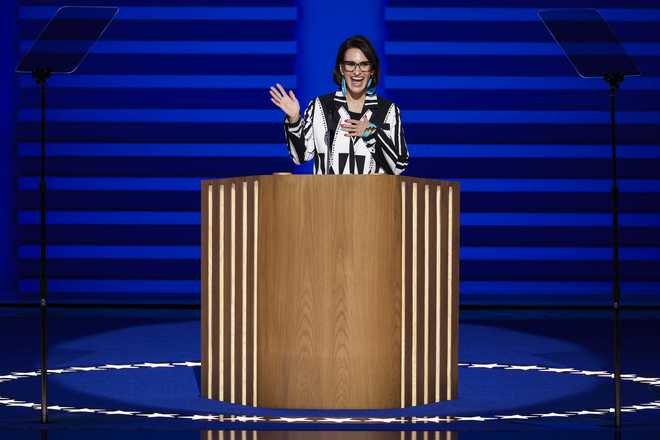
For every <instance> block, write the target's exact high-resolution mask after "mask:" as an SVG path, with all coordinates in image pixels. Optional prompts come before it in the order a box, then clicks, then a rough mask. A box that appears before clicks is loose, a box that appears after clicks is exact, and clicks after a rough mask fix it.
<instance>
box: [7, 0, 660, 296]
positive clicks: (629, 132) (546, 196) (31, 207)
mask: <svg viewBox="0 0 660 440" xmlns="http://www.w3.org/2000/svg"><path fill="white" fill-rule="evenodd" d="M10 3H11V2H10ZM357 3H359V2H357ZM368 3H369V5H373V6H370V7H371V8H377V9H376V11H379V12H374V16H375V17H380V18H379V19H378V20H377V22H376V25H373V23H374V21H373V17H370V18H369V20H371V21H369V23H371V24H369V25H365V26H366V29H356V25H355V24H354V23H355V21H353V22H352V23H353V24H351V26H342V20H341V18H337V15H328V16H325V19H324V18H323V17H324V15H323V14H315V15H313V16H314V20H318V23H317V24H316V25H314V26H310V23H306V24H304V25H301V22H300V20H304V19H310V17H309V16H305V13H304V8H305V2H304V1H303V2H300V3H297V2H296V1H295V0H270V1H265V0H245V1H238V0H236V1H223V2H212V3H211V2H207V1H201V0H186V1H184V0H179V1H176V0H160V1H145V0H115V1H112V2H104V1H75V0H69V1H67V2H66V4H69V5H71V4H85V5H90V4H112V5H117V6H120V7H121V10H120V12H119V14H118V16H117V18H116V21H115V22H114V23H113V24H112V25H111V27H110V28H109V29H108V31H107V33H106V34H105V35H104V37H103V40H102V41H101V42H99V43H98V44H97V45H96V46H95V47H94V49H93V51H92V53H91V54H90V56H89V57H88V58H87V59H86V61H85V63H84V64H83V65H82V67H81V68H80V70H79V71H78V72H77V73H76V74H74V75H71V76H59V77H54V78H53V79H52V80H51V81H50V91H49V105H50V109H51V110H50V112H49V121H50V122H49V124H50V125H49V142H50V144H49V147H48V154H49V159H48V173H49V176H50V177H49V190H50V192H49V210H50V212H49V226H48V227H49V236H50V247H49V257H50V262H49V274H50V290H51V301H53V302H140V303H160V302H167V303H171V302H186V303H187V302H191V303H193V302H197V301H198V294H199V288H200V284H199V281H198V279H199V266H200V263H199V249H198V248H199V241H200V233H199V209H200V197H199V194H198V190H199V181H200V179H202V178H211V177H228V176H238V175H249V174H270V173H272V172H275V171H291V170H292V169H293V167H294V165H292V163H291V162H290V159H289V157H288V154H287V152H286V148H285V146H284V139H283V129H282V126H281V121H282V116H281V112H280V111H279V110H278V109H277V108H275V107H273V106H272V104H271V102H270V101H269V99H268V94H267V91H266V89H267V87H268V86H269V85H271V84H272V83H274V82H281V83H282V84H284V85H285V86H287V87H290V88H295V87H296V85H297V84H303V83H305V84H307V86H306V89H305V90H304V95H307V96H305V99H309V98H311V96H313V95H315V94H322V93H327V92H328V91H330V90H327V89H323V90H310V89H312V88H313V87H314V86H313V85H310V84H319V83H318V82H317V83H314V82H312V81H306V82H305V81H303V80H302V78H301V77H300V76H299V75H301V74H302V71H304V72H305V73H304V74H305V75H314V74H315V75H318V77H319V78H322V81H321V83H322V82H323V81H326V80H327V83H328V84H330V81H329V79H330V72H329V71H328V69H327V68H326V66H325V65H322V64H323V63H319V64H318V65H316V67H314V66H312V67H310V66H309V65H308V64H305V65H304V66H301V64H300V63H298V64H297V51H298V49H299V48H303V47H304V48H308V47H309V43H310V41H308V40H307V39H317V40H318V39H320V40H322V41H325V42H326V44H327V45H328V46H330V47H332V48H333V49H332V52H331V53H320V54H319V55H318V56H319V57H320V58H318V59H324V60H325V59H330V60H332V59H334V56H335V49H334V48H336V47H337V46H338V44H339V43H340V41H341V39H342V38H343V37H345V36H348V35H350V34H352V33H356V32H358V31H364V33H365V34H367V35H368V36H371V37H372V38H374V39H375V40H376V41H377V43H378V42H380V43H379V44H378V45H379V46H381V47H382V53H381V56H382V57H383V58H384V61H385V66H386V72H385V81H384V85H385V88H384V90H382V91H381V92H382V93H384V94H385V95H386V96H387V97H388V98H390V99H392V100H393V101H395V102H396V103H397V104H398V105H399V106H400V107H401V109H402V119H403V122H404V126H405V129H406V137H407V140H408V142H409V144H410V151H411V164H410V167H409V168H408V170H407V172H406V174H408V175H413V176H420V177H432V178H439V179H449V180H458V181H460V182H461V185H462V194H461V197H462V203H461V205H462V206H461V207H462V228H461V234H462V237H461V240H462V249H461V295H462V302H463V303H470V302H472V303H505V302H509V303H510V302H513V303H521V304H527V303H555V304H574V303H589V304H607V303H608V302H609V297H610V285H609V278H610V273H611V260H610V258H611V250H610V247H609V246H610V244H611V230H610V222H611V215H610V214H609V209H610V195H609V189H610V183H609V176H610V174H609V172H610V159H609V158H610V147H609V129H608V122H609V113H608V95H607V90H606V87H605V83H604V82H603V81H601V80H585V79H581V78H579V77H578V76H577V75H576V74H575V72H574V70H573V68H572V67H571V65H570V63H569V62H568V61H567V60H566V59H565V58H564V56H563V55H562V53H561V51H560V49H559V48H558V47H557V46H556V45H555V43H554V42H553V41H552V39H551V37H550V36H549V34H548V33H547V31H546V30H545V28H544V26H543V24H542V23H541V22H540V21H539V19H538V17H537V13H536V8H543V7H598V8H600V11H601V12H602V14H603V15H604V16H605V18H606V19H607V20H609V21H610V22H611V25H612V27H613V29H614V31H615V32H616V33H617V34H618V36H619V37H620V39H621V40H622V41H623V42H624V44H625V47H626V48H627V49H628V50H629V52H630V53H631V54H632V55H634V57H635V58H636V60H637V62H638V64H639V67H640V69H641V70H642V72H643V73H644V76H643V77H640V78H632V79H628V80H626V81H625V82H624V84H623V86H622V90H621V92H620V95H619V96H620V99H619V110H620V112H619V121H620V123H621V126H620V131H619V133H620V144H621V145H620V149H619V153H620V157H621V160H620V163H619V173H620V177H621V181H620V189H621V191H622V195H621V208H622V213H621V223H622V231H621V240H622V245H623V248H622V251H621V258H622V266H621V270H622V275H623V280H624V281H623V303H624V304H626V303H627V304H631V303H660V32H658V29H659V28H660V6H657V7H652V6H650V4H651V3H650V2H648V1H640V0H625V1H624V0H616V1H615V0H601V1H597V2H596V1H586V0H571V1H564V0H557V1H538V0H537V1H531V0H528V1H525V0H517V1H504V0H497V1H486V0H481V1H477V0H461V1H458V0H454V1H435V2H431V1H421V0H420V1H415V0H413V1H410V0H406V1H403V0H391V1H389V2H386V4H385V5H384V6H380V5H381V3H380V2H377V1H373V0H371V1H369V2H368ZM59 4H60V2H57V1H50V0H39V1H36V0H22V1H19V2H18V6H19V8H18V19H17V31H16V50H17V52H18V53H22V52H23V51H25V50H26V49H27V48H29V45H30V42H31V41H32V40H33V39H34V38H35V37H36V35H37V33H38V31H39V29H41V28H42V27H43V26H44V24H45V23H46V20H47V19H48V18H49V17H50V16H51V15H52V14H53V13H54V11H55V10H56V6H58V5H59ZM210 5H213V6H210ZM337 7H339V6H337ZM382 7H384V9H383V11H384V13H383V12H380V11H381V9H380V8H382ZM365 20H366V21H368V20H367V19H365ZM366 21H365V22H366ZM374 26H375V27H374ZM378 26H380V27H378ZM301 29H317V32H316V33H314V32H312V31H301ZM328 29H333V32H329V31H328ZM306 32H307V33H306ZM306 50H308V49H306ZM306 56H308V55H306ZM297 66H298V67H297ZM16 95H17V98H16V106H17V109H16V111H17V113H16V115H17V119H18V122H17V125H16V146H15V150H13V151H15V155H14V158H15V164H14V165H11V167H13V168H11V170H13V172H15V173H16V174H17V177H16V179H15V182H14V183H13V188H15V189H16V191H17V192H16V202H15V207H12V205H7V206H8V208H9V209H10V210H11V209H15V210H16V213H17V214H16V219H17V220H16V222H17V225H16V229H17V240H18V243H16V244H15V246H14V247H15V252H14V253H15V255H16V267H17V278H18V279H17V280H16V284H17V293H16V292H13V293H10V294H7V295H4V296H3V297H2V298H0V300H3V301H15V300H19V301H32V300H34V299H35V298H36V297H37V291H38V282H37V277H38V241H37V239H38V211H37V210H38V193H37V177H36V176H37V175H38V163H39V162H38V144H37V142H38V133H39V132H38V117H39V113H38V104H39V101H38V93H37V89H36V88H35V86H34V84H33V82H32V80H31V79H30V78H29V77H21V78H18V80H17V89H16ZM8 160H9V162H6V164H11V163H12V162H11V158H9V159H8ZM8 166H9V165H8ZM3 190H5V191H6V190H7V188H6V185H5V188H3ZM6 192H8V193H9V192H11V193H12V194H13V189H12V190H11V191H6Z"/></svg>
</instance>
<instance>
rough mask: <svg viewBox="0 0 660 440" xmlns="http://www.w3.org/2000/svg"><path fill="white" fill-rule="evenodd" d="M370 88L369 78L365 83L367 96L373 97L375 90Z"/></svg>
mask: <svg viewBox="0 0 660 440" xmlns="http://www.w3.org/2000/svg"><path fill="white" fill-rule="evenodd" d="M370 86H371V78H369V81H368V82H367V95H375V94H376V88H375V87H370Z"/></svg>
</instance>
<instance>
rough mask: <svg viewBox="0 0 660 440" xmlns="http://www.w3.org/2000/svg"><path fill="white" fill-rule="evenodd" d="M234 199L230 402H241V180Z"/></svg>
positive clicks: (242, 295)
mask: <svg viewBox="0 0 660 440" xmlns="http://www.w3.org/2000/svg"><path fill="white" fill-rule="evenodd" d="M234 188H235V193H236V199H235V204H234V206H235V207H236V215H235V223H234V236H235V237H236V246H235V247H236V249H235V258H234V262H235V268H236V269H235V271H236V275H235V277H234V304H235V306H234V323H235V324H234V356H235V357H234V366H235V371H234V384H233V385H232V395H233V396H234V398H233V399H232V403H242V402H243V380H242V379H243V371H244V367H245V366H244V364H243V347H244V346H243V342H244V339H243V329H244V325H243V324H244V323H243V301H244V300H245V299H246V298H245V297H246V295H245V294H246V291H245V284H244V282H245V277H244V274H245V259H244V255H243V252H244V251H245V247H244V245H245V230H244V229H243V226H244V220H245V217H244V212H243V207H244V201H245V198H244V186H243V182H240V181H237V182H236V184H235V186H234Z"/></svg>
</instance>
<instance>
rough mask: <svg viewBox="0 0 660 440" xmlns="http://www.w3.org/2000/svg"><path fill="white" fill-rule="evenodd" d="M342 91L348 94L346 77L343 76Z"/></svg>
mask: <svg viewBox="0 0 660 440" xmlns="http://www.w3.org/2000/svg"><path fill="white" fill-rule="evenodd" d="M341 92H342V93H343V94H344V96H346V79H345V78H342V79H341Z"/></svg>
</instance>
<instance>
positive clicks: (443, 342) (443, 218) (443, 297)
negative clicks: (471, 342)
mask: <svg viewBox="0 0 660 440" xmlns="http://www.w3.org/2000/svg"><path fill="white" fill-rule="evenodd" d="M439 190H440V225H439V230H440V237H439V238H440V267H439V268H440V322H441V326H440V365H441V368H440V372H441V374H440V380H439V385H440V399H441V400H445V399H446V398H447V387H448V384H447V368H448V362H449V357H448V356H447V338H448V337H449V334H450V333H449V331H448V323H447V316H448V314H447V304H449V301H448V300H447V294H448V289H447V282H446V279H447V246H448V241H447V216H448V211H447V203H446V200H447V186H445V185H442V186H440V187H439Z"/></svg>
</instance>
